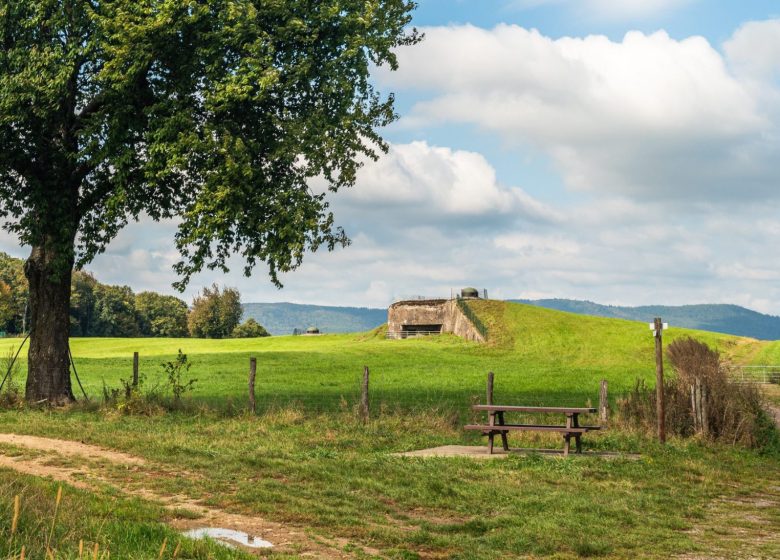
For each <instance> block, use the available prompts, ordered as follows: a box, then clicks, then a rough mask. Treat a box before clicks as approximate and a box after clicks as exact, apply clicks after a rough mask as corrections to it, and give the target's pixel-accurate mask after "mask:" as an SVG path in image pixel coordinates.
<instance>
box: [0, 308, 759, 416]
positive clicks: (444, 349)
mask: <svg viewBox="0 0 780 560" xmlns="http://www.w3.org/2000/svg"><path fill="white" fill-rule="evenodd" d="M477 305H478V306H479V312H480V313H481V315H482V316H483V317H484V318H485V321H486V322H487V323H488V324H489V325H490V328H491V332H492V333H493V334H492V339H491V344H489V345H487V346H480V345H477V344H474V343H469V342H464V341H462V340H461V339H459V338H457V337H454V336H441V337H436V338H429V339H414V340H412V339H407V340H385V339H384V337H383V336H382V333H381V332H377V333H373V334H360V335H354V334H347V335H324V336H316V337H305V336H303V337H301V336H299V337H293V336H282V337H271V338H261V339H235V340H201V339H110V338H106V339H79V338H76V339H73V340H72V341H71V347H72V352H73V356H74V361H75V363H76V367H77V371H78V372H79V375H80V377H81V379H82V382H83V384H84V387H85V389H86V391H87V393H88V394H89V395H90V396H91V397H93V398H97V397H99V396H100V395H101V394H102V387H103V383H104V382H105V384H106V385H107V386H111V387H118V386H119V385H120V382H119V380H120V378H125V379H128V378H129V377H130V376H131V372H132V354H133V352H135V351H137V352H139V353H140V370H141V373H142V374H144V375H145V376H146V386H147V388H151V387H154V386H155V385H158V384H161V383H163V381H164V380H163V378H162V376H163V374H162V369H161V367H160V364H161V363H162V362H164V361H168V360H172V359H173V358H174V357H175V354H176V352H177V350H179V349H181V350H182V351H183V352H184V353H186V354H187V355H188V357H189V359H190V361H191V362H192V369H191V375H192V377H194V378H196V379H198V382H197V383H196V385H195V390H194V393H193V398H194V399H195V400H196V401H201V402H206V403H208V404H209V405H211V406H213V407H216V408H219V407H224V406H227V405H228V404H229V403H232V404H233V405H240V404H243V403H244V402H245V401H246V382H247V372H248V363H249V357H250V356H254V357H256V358H257V360H258V377H257V395H258V399H259V402H260V403H261V404H272V403H275V404H286V403H290V402H299V403H303V404H306V405H309V406H314V407H320V408H323V409H331V408H334V407H338V406H339V403H340V402H341V398H342V397H344V398H346V399H347V400H352V399H354V398H355V397H356V396H357V394H358V391H359V385H360V380H361V378H362V372H363V366H364V365H367V366H369V368H370V370H371V374H372V377H371V387H372V391H371V393H372V398H373V399H376V400H377V401H378V402H385V403H386V404H388V405H391V406H396V405H399V406H413V405H425V406H428V405H431V404H437V405H442V404H447V405H452V406H454V407H460V408H463V407H467V405H468V403H469V399H470V398H471V396H473V395H482V394H483V389H484V381H485V375H486V374H487V372H488V371H493V372H495V374H496V379H497V381H496V398H499V399H500V398H505V399H509V400H512V401H523V402H534V403H535V402H543V403H545V404H548V405H550V406H552V405H561V406H563V405H581V404H584V403H585V402H586V401H587V400H588V399H591V400H593V399H595V398H596V397H597V395H598V387H599V381H600V380H601V379H607V380H608V381H609V383H610V387H611V389H612V394H613V396H614V395H617V394H620V393H622V392H625V391H627V390H628V389H630V387H631V386H632V385H633V383H634V382H635V381H636V379H639V378H641V379H644V380H645V381H647V382H648V383H650V384H651V385H652V384H653V383H654V379H655V365H654V361H653V360H654V357H653V356H654V354H653V344H654V342H653V338H652V336H651V333H650V330H649V329H648V327H647V325H645V324H643V323H636V322H631V321H622V320H615V319H603V318H597V317H586V316H580V315H573V314H568V313H561V312H557V311H550V310H547V309H542V308H538V307H533V306H526V305H519V304H503V303H501V302H478V304H477ZM687 335H693V336H696V337H697V338H700V339H702V340H705V341H706V342H708V343H709V344H711V345H713V346H716V347H718V348H719V349H721V350H722V351H723V352H724V353H726V354H728V355H730V356H733V357H734V359H735V360H737V361H745V360H749V359H750V354H751V353H753V352H755V351H756V349H757V348H760V347H762V345H764V344H765V343H759V342H757V341H750V340H749V339H740V338H738V337H733V336H729V335H716V334H713V333H705V332H697V331H689V330H685V329H672V330H670V331H669V332H668V336H667V337H666V340H667V342H669V341H671V340H674V339H675V338H677V337H680V336H687ZM18 344H19V341H18V340H15V339H13V340H6V341H4V346H0V355H5V354H7V352H8V351H10V350H11V349H12V348H14V349H15V348H17V347H18ZM21 358H22V366H24V351H23V352H22V354H21ZM22 369H24V367H22ZM74 391H76V392H77V393H78V387H76V386H75V382H74Z"/></svg>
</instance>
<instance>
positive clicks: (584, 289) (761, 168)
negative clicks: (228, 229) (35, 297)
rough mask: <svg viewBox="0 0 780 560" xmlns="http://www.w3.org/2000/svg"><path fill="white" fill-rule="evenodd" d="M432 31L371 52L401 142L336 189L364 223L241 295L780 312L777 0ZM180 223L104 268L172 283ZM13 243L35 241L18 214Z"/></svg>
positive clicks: (627, 5)
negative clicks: (19, 238) (344, 240)
mask: <svg viewBox="0 0 780 560" xmlns="http://www.w3.org/2000/svg"><path fill="white" fill-rule="evenodd" d="M414 25H415V26H416V27H418V28H419V29H420V30H421V31H423V32H424V33H425V39H424V40H423V41H422V42H421V43H420V44H418V45H415V46H413V47H405V48H402V49H400V50H399V51H398V59H399V64H400V68H399V70H398V71H397V72H391V71H389V69H387V68H377V69H375V71H374V78H373V79H374V81H375V83H376V84H377V86H378V88H379V89H380V91H382V92H383V93H389V92H393V93H394V94H395V97H396V102H397V105H396V107H397V110H398V113H399V115H400V118H399V120H398V121H397V122H395V123H394V124H392V125H391V126H389V127H387V128H385V129H384V130H383V131H382V135H383V136H384V138H385V139H386V140H387V141H388V142H389V144H390V151H389V153H388V154H387V155H386V156H384V157H383V158H381V159H380V160H379V161H378V162H376V163H374V162H366V164H365V166H364V167H363V169H362V170H361V172H360V174H359V176H358V181H357V185H356V186H355V187H354V188H352V189H349V190H343V191H340V192H339V193H336V194H334V195H332V197H331V198H330V201H331V206H332V209H333V211H334V213H335V216H336V221H337V223H338V224H340V225H343V226H344V227H345V229H346V231H347V233H348V234H349V235H350V237H351V239H352V244H351V245H350V246H349V247H347V248H345V249H338V250H336V251H334V252H331V253H329V252H327V251H322V252H318V253H316V254H313V255H308V256H307V257H306V258H305V259H304V264H303V265H302V266H301V268H300V269H298V270H297V271H295V272H293V273H290V274H288V275H286V276H284V277H283V278H282V281H283V283H284V288H283V289H281V290H279V289H277V288H275V287H274V286H273V285H272V284H271V282H270V281H269V280H268V278H267V275H266V274H265V269H264V268H263V267H262V266H260V267H258V268H257V269H256V272H255V273H254V275H253V276H252V277H250V278H246V277H244V276H243V269H242V266H241V262H240V261H239V260H235V261H234V262H233V266H232V272H231V273H229V274H222V273H216V272H204V273H202V274H199V275H197V276H195V277H194V278H193V280H192V282H191V284H190V287H189V288H188V290H187V291H186V292H185V294H184V295H183V296H182V297H183V298H184V299H186V300H188V301H189V300H191V298H192V296H193V295H194V294H195V293H196V292H197V291H198V290H199V289H200V288H201V287H202V286H204V285H209V284H211V283H212V282H216V283H218V284H221V285H224V286H232V287H236V288H238V289H239V290H240V291H241V293H242V297H243V301H245V302H272V301H289V302H294V303H312V304H324V305H351V306H370V307H385V306H387V305H388V304H389V303H391V302H392V301H393V300H396V299H398V298H402V297H408V296H417V295H424V296H439V297H440V296H449V295H450V293H451V292H452V290H457V289H460V288H463V287H465V286H474V287H477V288H479V289H480V290H482V289H486V290H487V291H488V294H489V296H490V297H492V298H530V299H537V298H576V299H587V300H591V301H596V302H599V303H604V304H615V305H649V304H666V305H681V304H693V303H734V304H738V305H743V306H746V307H749V308H751V309H755V310H758V311H761V312H765V313H771V314H775V315H780V4H778V3H777V2H776V1H772V2H770V1H763V0H752V1H751V2H734V1H721V0H707V1H706V2H705V1H704V0H620V1H619V2H615V1H610V0H577V1H575V0H420V2H419V7H418V9H417V10H416V12H415V15H414ZM175 228H176V226H175V224H174V223H171V222H163V223H153V222H151V221H149V220H146V219H143V220H141V222H140V223H135V224H131V225H130V226H128V227H127V228H126V229H125V230H123V231H122V232H121V233H120V235H119V236H118V237H117V239H116V240H115V241H114V242H113V243H112V244H111V245H110V246H109V248H108V250H107V251H106V253H104V254H102V255H100V256H98V257H97V258H96V259H95V260H94V261H93V263H91V264H90V265H89V266H88V267H87V268H88V269H89V270H91V271H93V272H94V273H95V275H96V276H97V278H98V279H99V280H100V281H102V282H106V283H113V284H126V285H129V286H131V287H132V288H133V289H134V290H136V291H141V290H148V289H151V290H156V291H159V292H163V293H171V294H175V291H174V290H173V288H172V287H171V284H172V282H174V281H175V280H176V276H175V274H174V272H173V270H172V265H173V263H175V262H176V261H177V257H178V255H177V253H176V250H175V248H174V245H173V236H174V232H175ZM0 249H2V250H5V251H7V252H9V253H11V254H14V255H17V256H26V254H25V253H26V251H25V250H24V248H20V247H18V245H17V244H16V243H15V241H14V240H13V239H12V238H10V237H9V236H7V235H5V236H4V237H3V238H2V239H0Z"/></svg>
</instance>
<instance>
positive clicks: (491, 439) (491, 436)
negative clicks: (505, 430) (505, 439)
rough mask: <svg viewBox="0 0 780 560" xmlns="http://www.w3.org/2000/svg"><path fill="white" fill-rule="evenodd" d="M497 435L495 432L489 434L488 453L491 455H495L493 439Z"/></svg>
mask: <svg viewBox="0 0 780 560" xmlns="http://www.w3.org/2000/svg"><path fill="white" fill-rule="evenodd" d="M495 435H496V433H495V432H490V433H489V434H488V453H489V454H490V455H492V454H493V438H494V437H495Z"/></svg>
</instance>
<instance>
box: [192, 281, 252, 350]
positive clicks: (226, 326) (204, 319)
mask: <svg viewBox="0 0 780 560" xmlns="http://www.w3.org/2000/svg"><path fill="white" fill-rule="evenodd" d="M242 313H243V310H242V309H241V295H240V294H239V293H238V290H236V289H235V288H225V289H224V290H220V289H219V286H217V285H216V284H214V285H213V286H212V287H211V288H203V291H202V292H201V293H200V294H198V295H197V296H196V297H195V299H194V300H193V302H192V309H191V310H190V314H189V317H188V319H187V322H188V325H189V330H190V335H191V336H193V337H195V338H227V337H229V336H230V334H231V333H232V332H233V329H235V328H236V326H237V325H238V323H239V322H240V321H241V314H242Z"/></svg>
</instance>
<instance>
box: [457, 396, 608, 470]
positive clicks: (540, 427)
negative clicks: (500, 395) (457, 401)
mask: <svg viewBox="0 0 780 560" xmlns="http://www.w3.org/2000/svg"><path fill="white" fill-rule="evenodd" d="M471 408H472V409H473V410H479V411H485V412H487V413H488V423H487V424H467V425H466V426H464V428H465V429H466V430H478V431H481V432H482V434H483V435H486V436H488V451H489V452H490V453H491V454H492V453H493V438H494V437H495V436H496V435H500V436H501V443H502V444H503V447H504V451H509V443H508V441H507V437H506V436H507V433H509V432H512V431H535V432H559V433H561V434H563V455H564V457H567V456H568V455H569V447H570V442H571V438H572V437H573V438H574V441H575V444H576V452H577V453H582V443H581V441H580V438H581V437H582V434H584V433H586V432H590V431H593V430H600V429H601V426H580V424H579V415H580V414H592V413H594V412H596V409H595V408H571V407H559V406H553V407H546V406H502V405H493V404H477V405H474V406H472V407H471ZM507 412H518V413H527V414H563V415H564V416H565V417H566V423H565V425H563V426H561V425H548V424H507V423H506V422H505V421H504V414H505V413H507Z"/></svg>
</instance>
